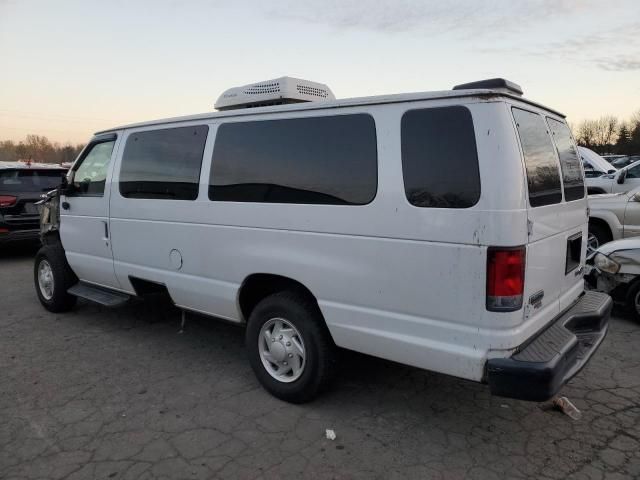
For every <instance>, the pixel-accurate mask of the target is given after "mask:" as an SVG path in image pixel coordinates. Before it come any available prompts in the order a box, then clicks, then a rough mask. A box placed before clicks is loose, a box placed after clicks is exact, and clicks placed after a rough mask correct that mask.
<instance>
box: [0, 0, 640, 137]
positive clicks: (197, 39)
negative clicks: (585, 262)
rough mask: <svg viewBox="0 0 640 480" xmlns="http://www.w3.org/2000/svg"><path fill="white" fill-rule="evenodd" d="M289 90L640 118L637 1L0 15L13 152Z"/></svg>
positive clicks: (71, 9) (40, 1) (62, 8)
mask: <svg viewBox="0 0 640 480" xmlns="http://www.w3.org/2000/svg"><path fill="white" fill-rule="evenodd" d="M283 75H289V76H294V77H299V78H306V79H309V80H313V81H318V82H321V83H326V84H327V85H329V87H330V88H331V89H332V90H333V92H334V94H335V95H336V97H338V98H347V97H359V96H367V95H379V94H387V93H402V92H418V91H431V90H448V89H450V88H452V87H453V86H454V85H456V84H459V83H465V82H470V81H475V80H480V79H484V78H493V77H504V78H508V79H510V80H512V81H515V82H516V83H518V84H520V85H521V86H522V88H523V90H524V93H525V96H526V97H528V98H530V99H532V100H535V101H538V102H540V103H543V104H545V105H548V106H550V107H552V108H554V109H556V110H560V111H562V112H564V113H565V114H566V115H567V117H568V121H569V122H571V123H579V122H580V121H581V120H583V119H585V118H597V117H600V116H602V115H616V116H618V117H620V118H622V119H628V118H629V117H631V115H632V114H633V113H635V112H637V111H639V110H640V1H638V0H606V1H603V0H571V1H569V0H526V1H525V0H485V1H477V0H460V1H446V0H437V1H436V0H396V1H391V0H387V1H381V0H326V1H322V0H315V1H307V0H279V1H277V2H269V1H242V0H234V1H227V0H211V1H200V0H191V1H189V0H182V1H172V0H153V1H144V0H139V1H136V0H129V1H124V0H111V1H102V2H99V1H93V0H56V1H51V0H50V1H45V0H0V140H4V139H12V140H21V139H23V138H24V137H25V135H27V134H30V133H33V134H39V135H46V136H47V137H49V139H51V140H54V141H58V142H67V141H68V142H72V143H81V142H86V141H87V140H88V139H89V138H90V136H91V135H92V134H93V132H95V131H98V130H100V129H104V128H109V127H113V126H116V125H121V124H126V123H131V122H136V121H144V120H151V119H156V118H163V117H172V116H177V115H189V114H193V113H201V112H206V111H212V110H213V104H214V103H215V100H216V99H217V97H218V96H219V95H220V93H222V92H223V91H224V90H225V89H227V88H230V87H233V86H239V85H244V84H247V83H252V82H257V81H262V80H268V79H272V78H277V77H280V76H283Z"/></svg>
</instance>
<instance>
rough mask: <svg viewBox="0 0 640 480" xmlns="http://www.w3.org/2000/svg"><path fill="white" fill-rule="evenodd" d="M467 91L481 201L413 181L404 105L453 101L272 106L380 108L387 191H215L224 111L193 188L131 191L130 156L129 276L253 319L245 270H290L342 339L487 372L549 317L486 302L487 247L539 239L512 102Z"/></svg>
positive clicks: (421, 363) (117, 244)
mask: <svg viewBox="0 0 640 480" xmlns="http://www.w3.org/2000/svg"><path fill="white" fill-rule="evenodd" d="M465 101H466V102H467V103H466V104H465V106H466V107H467V108H468V109H469V111H470V112H471V115H472V117H473V120H474V124H475V136H476V143H477V146H478V157H479V167H480V178H481V195H480V200H479V201H478V203H477V204H476V205H474V206H473V207H471V208H466V209H446V208H420V207H415V206H413V205H411V204H409V202H408V201H407V199H406V195H405V192H404V186H403V177H402V162H401V142H400V119H401V117H402V114H403V113H404V112H406V111H407V110H409V109H414V108H429V107H438V106H446V105H451V102H450V101H446V100H438V101H423V102H410V103H401V104H386V105H370V106H365V107H350V108H344V109H340V112H336V111H335V110H332V111H326V112H325V111H312V112H294V113H282V114H269V116H268V119H272V118H298V117H302V116H305V115H335V114H338V113H340V114H342V113H368V114H370V115H372V116H373V117H374V119H375V123H376V134H377V144H378V179H379V180H378V193H377V196H376V197H375V199H374V200H373V201H372V202H371V203H370V204H368V205H363V206H342V205H297V204H263V203H240V202H212V201H210V200H209V199H208V196H207V193H206V192H207V190H208V186H209V185H208V183H209V172H210V168H211V166H210V159H211V155H212V151H213V141H214V138H215V133H216V126H217V125H218V123H209V127H210V128H209V138H208V140H207V144H206V147H205V153H204V158H205V160H204V162H203V168H202V172H201V184H200V192H199V197H198V199H197V200H195V201H176V200H164V199H163V200H150V199H132V198H124V197H122V196H121V195H120V192H119V189H118V184H117V182H118V172H119V170H120V163H121V155H120V158H118V159H117V161H116V166H115V171H116V172H115V175H114V182H113V184H112V185H111V192H112V196H111V233H112V245H113V252H114V259H115V270H116V273H117V276H118V279H119V281H120V283H121V284H122V285H123V288H125V289H127V290H128V291H130V292H133V288H132V286H131V284H130V282H129V277H130V276H135V277H140V278H144V279H147V280H152V281H157V282H160V283H164V284H166V285H167V288H168V290H169V292H170V294H171V296H172V298H173V300H174V302H175V303H176V304H178V305H180V306H181V307H184V308H189V309H192V310H197V311H200V312H203V313H207V314H211V315H215V316H219V317H224V318H227V319H230V320H233V321H237V322H241V321H243V320H244V319H242V318H241V315H240V313H239V311H238V305H237V296H238V290H239V288H240V286H241V284H242V282H243V281H244V279H245V278H247V277H248V276H249V275H251V274H254V273H273V274H278V275H282V276H285V277H289V278H292V279H294V280H297V281H299V282H301V283H302V284H304V285H305V286H306V287H307V288H308V289H309V290H310V291H311V292H312V293H313V294H314V295H315V296H316V298H317V299H318V303H319V305H320V308H321V310H322V312H323V314H324V317H325V319H326V321H327V324H328V326H329V329H330V331H331V334H332V336H333V338H334V340H335V342H336V343H337V344H338V345H340V346H343V347H346V348H350V349H353V350H357V351H361V352H364V353H368V354H372V355H376V356H380V357H383V358H387V359H390V360H395V361H399V362H402V363H406V364H410V365H414V366H418V367H421V368H426V369H432V370H437V371H441V372H444V373H448V374H451V375H456V376H460V377H464V378H469V379H473V380H481V379H482V377H483V368H484V363H485V360H486V358H487V356H488V355H490V350H498V351H504V352H507V351H509V350H510V349H513V348H514V347H516V346H517V345H519V344H520V343H522V342H523V341H524V340H525V339H526V338H528V337H529V336H530V335H531V334H532V333H534V332H535V331H537V330H538V329H539V328H540V325H537V324H535V322H533V321H530V320H526V319H525V318H524V315H523V311H522V310H521V311H517V312H508V313H498V314H496V313H494V312H487V311H486V308H485V301H486V292H485V284H486V261H487V260H486V250H487V247H488V246H498V245H502V246H517V245H525V244H526V243H527V213H526V212H527V210H526V204H525V203H524V189H525V184H524V183H523V182H524V180H523V178H524V174H523V166H522V161H521V158H520V156H519V153H518V147H517V141H516V140H515V138H514V133H513V126H512V124H511V120H510V118H509V117H508V109H507V107H506V106H505V104H504V103H503V102H501V101H491V102H487V101H485V100H481V99H475V100H474V99H470V98H466V99H465ZM251 119H253V120H256V119H266V118H265V117H263V116H261V115H260V114H256V115H255V117H251ZM242 120H243V121H246V120H247V119H246V118H243V119H242ZM228 121H237V120H234V119H229V120H228ZM196 124H197V123H194V125H196ZM183 125H184V123H182V124H181V126H183ZM170 126H171V125H161V126H159V127H146V128H145V127H140V128H139V129H136V130H129V131H127V132H125V136H124V138H123V140H122V141H123V142H126V137H127V135H129V134H131V133H132V132H135V131H139V130H148V129H151V128H168V127H170ZM442 168H447V165H442ZM452 174H464V172H452ZM172 250H178V251H179V252H180V254H181V257H182V262H181V265H179V266H176V264H175V263H173V264H172V262H171V260H170V254H171V251H172ZM493 354H495V353H493ZM505 355H506V353H505Z"/></svg>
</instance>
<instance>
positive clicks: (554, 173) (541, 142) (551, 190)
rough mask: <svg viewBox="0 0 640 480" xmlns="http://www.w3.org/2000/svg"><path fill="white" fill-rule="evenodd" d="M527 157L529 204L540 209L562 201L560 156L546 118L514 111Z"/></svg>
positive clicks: (523, 149) (520, 110) (525, 159)
mask: <svg viewBox="0 0 640 480" xmlns="http://www.w3.org/2000/svg"><path fill="white" fill-rule="evenodd" d="M512 110H513V118H514V119H515V121H516V127H517V129H518V135H519V137H520V144H521V145H522V152H523V154H524V163H525V167H526V170H527V184H528V186H529V204H530V205H531V206H532V207H540V206H543V205H550V204H553V203H560V202H561V201H562V190H561V186H560V172H559V171H558V164H557V162H556V153H555V149H554V146H553V144H552V143H551V137H550V136H549V133H548V131H547V125H546V123H545V121H544V119H543V118H542V117H541V116H540V115H538V114H537V113H533V112H529V111H527V110H522V109H520V108H513V109H512Z"/></svg>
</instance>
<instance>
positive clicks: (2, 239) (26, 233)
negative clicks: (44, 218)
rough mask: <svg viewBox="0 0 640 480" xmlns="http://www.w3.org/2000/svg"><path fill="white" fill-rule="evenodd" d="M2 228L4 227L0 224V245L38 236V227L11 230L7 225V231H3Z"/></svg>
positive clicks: (34, 238) (29, 239) (33, 238)
mask: <svg viewBox="0 0 640 480" xmlns="http://www.w3.org/2000/svg"><path fill="white" fill-rule="evenodd" d="M3 228H6V227H4V226H3V225H2V224H0V245H2V244H5V243H11V242H20V241H31V240H38V239H39V238H40V228H29V229H24V230H12V229H11V228H10V227H9V231H8V232H3V231H2V229H3Z"/></svg>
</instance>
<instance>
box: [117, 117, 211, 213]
mask: <svg viewBox="0 0 640 480" xmlns="http://www.w3.org/2000/svg"><path fill="white" fill-rule="evenodd" d="M208 131H209V127H207V126H206V125H198V126H194V127H179V128H166V129H162V130H149V131H146V132H136V133H132V134H131V135H130V136H129V138H128V139H127V143H126V146H125V148H124V153H123V154H122V166H121V167H120V193H121V194H122V196H123V197H127V198H156V199H167V200H195V199H196V198H197V197H198V184H199V181H200V168H201V167H202V155H203V154H204V144H205V142H206V141H207V133H208Z"/></svg>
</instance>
